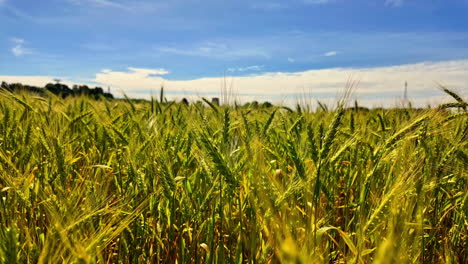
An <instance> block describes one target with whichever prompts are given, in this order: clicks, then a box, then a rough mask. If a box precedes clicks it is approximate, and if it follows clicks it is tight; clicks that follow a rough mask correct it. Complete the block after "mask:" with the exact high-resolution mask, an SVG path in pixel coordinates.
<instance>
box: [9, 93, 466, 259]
mask: <svg viewBox="0 0 468 264" xmlns="http://www.w3.org/2000/svg"><path fill="white" fill-rule="evenodd" d="M446 92H447V93H448V94H449V95H451V96H452V99H453V103H450V104H445V105H440V106H438V107H434V108H432V109H412V108H410V107H408V108H394V109H371V110H367V109H364V108H361V107H357V106H356V107H350V108H345V107H343V105H342V104H338V106H329V108H330V109H326V107H323V108H319V109H317V110H314V111H306V110H304V109H301V107H299V106H298V107H296V108H294V109H290V108H286V107H279V106H271V107H265V106H261V105H259V106H252V105H251V106H237V105H231V106H217V105H212V104H210V103H207V102H204V103H203V104H202V103H197V104H191V105H186V104H182V103H174V102H168V101H167V100H162V98H157V99H153V100H151V101H147V102H136V101H132V100H130V99H128V98H126V99H118V100H117V99H116V100H108V99H105V98H102V99H101V100H91V99H88V98H85V97H67V98H65V99H62V98H60V97H56V96H53V95H51V94H49V95H48V96H45V97H41V96H34V95H31V94H26V93H15V94H12V93H9V92H6V91H2V92H1V94H0V263H236V264H237V263H468V251H467V248H468V245H467V242H468V231H467V228H468V222H467V214H468V175H467V172H466V168H467V164H468V150H467V144H468V113H467V111H466V107H467V104H466V103H465V102H464V101H463V99H462V98H460V96H457V95H456V94H454V93H453V92H451V91H449V90H446Z"/></svg>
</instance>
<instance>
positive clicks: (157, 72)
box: [128, 67, 169, 76]
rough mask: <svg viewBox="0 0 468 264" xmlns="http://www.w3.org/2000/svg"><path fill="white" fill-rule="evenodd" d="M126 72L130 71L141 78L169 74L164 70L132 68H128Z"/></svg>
mask: <svg viewBox="0 0 468 264" xmlns="http://www.w3.org/2000/svg"><path fill="white" fill-rule="evenodd" d="M128 70H130V71H132V72H133V73H135V74H138V75H142V76H150V75H166V74H169V71H167V70H166V69H162V68H161V69H142V68H133V67H129V68H128Z"/></svg>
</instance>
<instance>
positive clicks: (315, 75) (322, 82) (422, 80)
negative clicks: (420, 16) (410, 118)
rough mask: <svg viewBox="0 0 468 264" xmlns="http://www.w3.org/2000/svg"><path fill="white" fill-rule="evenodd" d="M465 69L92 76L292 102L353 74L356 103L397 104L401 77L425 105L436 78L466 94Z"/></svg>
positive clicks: (103, 82)
mask: <svg viewBox="0 0 468 264" xmlns="http://www.w3.org/2000/svg"><path fill="white" fill-rule="evenodd" d="M467 72H468V60H457V61H445V62H422V63H417V64H407V65H399V66H388V67H377V68H332V69H322V70H308V71H303V72H294V73H285V72H274V73H265V74H258V75H249V76H243V77H226V78H225V77H213V78H200V79H194V80H179V81H174V80H168V79H165V78H163V77H161V76H157V75H161V74H164V73H167V70H164V69H140V68H128V71H125V72H118V71H111V70H109V69H108V70H102V71H101V72H99V73H97V74H96V76H95V78H94V79H93V80H91V81H90V82H92V83H93V84H92V85H93V86H94V85H96V84H97V85H100V86H102V87H107V86H110V87H111V89H112V90H111V91H112V93H114V94H115V95H117V96H119V95H120V94H119V92H120V91H123V92H125V93H126V94H127V95H129V96H132V97H139V98H149V97H150V95H151V94H152V93H153V92H154V93H157V92H158V89H159V87H160V86H161V85H164V87H165V91H167V94H168V98H170V99H171V98H172V99H174V98H181V97H186V98H189V99H192V100H198V99H199V98H200V96H205V97H214V96H219V92H220V88H221V87H222V84H223V83H224V82H225V81H226V80H227V81H228V84H229V86H230V87H231V86H232V88H233V90H234V94H236V97H237V98H238V99H240V100H241V102H246V101H252V100H258V101H265V100H269V101H271V102H274V103H283V104H287V105H293V104H294V103H296V102H297V100H298V98H299V99H301V100H302V99H307V100H310V101H311V102H315V100H317V99H319V100H320V101H324V102H328V103H333V102H334V99H335V98H336V96H337V94H339V93H340V92H341V91H343V89H344V87H345V86H346V83H347V81H348V79H349V78H350V76H351V77H353V78H354V79H357V80H359V81H360V82H359V85H358V87H356V89H355V92H354V95H353V96H354V97H353V98H352V99H357V100H358V103H359V104H360V105H363V106H395V105H397V104H398V102H399V100H401V98H402V97H403V91H404V83H405V82H406V81H407V82H408V95H409V99H410V100H411V102H412V103H413V105H415V106H421V107H423V106H426V105H427V104H431V105H435V104H437V103H440V102H443V101H444V100H448V101H450V100H451V99H450V98H448V97H446V96H445V95H444V94H443V93H442V92H441V91H440V90H439V89H437V84H436V82H439V83H441V84H443V85H446V86H447V87H449V88H451V89H454V90H455V91H457V92H459V93H460V94H461V95H462V96H466V94H467V93H468V90H467V89H466V83H468V75H467V74H466V73H467ZM52 79H53V78H51V77H47V76H36V77H35V76H0V81H3V80H5V81H8V82H22V83H27V84H33V85H44V84H46V83H47V82H50V81H52Z"/></svg>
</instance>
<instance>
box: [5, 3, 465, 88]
mask: <svg viewBox="0 0 468 264" xmlns="http://www.w3.org/2000/svg"><path fill="white" fill-rule="evenodd" d="M467 14H468V0H289V1H279V0H250V1H247V0H237V1H227V0H226V1H219V0H159V1H154V0H42V1H30V0H0V21H1V24H0V77H1V76H9V77H8V78H7V77H4V78H3V79H8V80H11V79H15V78H16V79H17V80H19V81H21V80H22V79H21V78H22V76H23V77H25V76H29V77H31V76H36V77H38V78H41V77H43V78H46V77H50V78H52V77H61V78H62V79H64V80H67V81H69V82H78V83H97V84H100V85H109V86H110V85H112V86H119V84H116V83H113V82H110V81H106V78H105V77H106V76H107V77H112V76H110V75H112V74H114V73H116V74H118V73H127V74H132V73H133V75H132V76H126V77H128V78H130V79H132V80H134V82H136V83H135V85H137V86H138V82H140V81H141V82H142V83H144V82H145V81H147V80H146V79H148V78H149V79H151V78H153V77H154V78H153V79H151V80H152V83H153V84H154V85H156V83H157V82H161V83H164V82H166V83H167V82H169V81H173V82H177V81H190V80H200V79H204V78H219V77H222V76H224V75H228V76H234V77H235V78H237V77H238V78H243V77H246V78H247V77H249V76H253V75H255V76H260V75H268V74H270V75H271V73H303V72H308V71H311V70H323V69H342V68H346V69H350V70H349V72H353V71H356V70H358V69H368V70H371V69H382V71H385V69H388V67H395V66H399V65H420V63H424V62H427V63H432V64H434V63H436V64H437V63H439V64H437V65H445V64H443V63H449V62H459V64H460V65H465V61H466V60H468V15H467ZM440 63H442V64H440ZM129 68H133V69H134V70H131V69H129ZM139 69H146V70H147V71H144V70H143V71H141V70H139ZM392 69H395V68H392ZM411 69H414V67H413V68H411ZM458 70H460V71H461V72H463V71H464V68H459V69H458ZM467 70H468V69H467ZM372 72H374V71H373V70H372ZM142 73H143V74H142ZM145 74H146V75H145ZM277 76H282V75H281V74H279V75H277ZM136 77H138V78H136ZM325 77H326V76H321V78H325ZM445 77H447V76H445V75H444V76H441V78H445ZM128 78H127V79H128ZM145 78H146V79H145ZM278 78H279V77H278ZM408 78H409V77H408ZM447 78H448V77H447ZM16 79H15V80H16ZM109 79H112V78H109ZM41 80H42V79H41ZM457 80H458V81H461V80H462V81H464V80H465V79H460V78H459V79H457ZM345 81H346V78H344V77H343V80H336V82H338V83H340V84H343V82H345ZM400 81H401V82H403V80H400ZM434 81H440V82H444V81H447V82H449V83H452V82H453V83H454V84H456V85H455V86H457V85H458V84H457V82H456V81H454V80H434ZM395 82H396V80H395ZM233 83H235V81H233ZM233 85H234V84H233ZM301 85H302V86H303V87H307V86H308V83H307V80H304V81H302V84H301ZM292 86H293V87H292V88H290V89H292V90H294V92H298V91H299V89H300V87H299V86H300V85H299V86H298V85H297V84H294V83H293V84H292ZM303 87H302V88H303ZM455 88H457V89H459V90H462V92H463V91H464V89H466V86H465V87H455ZM119 89H121V90H122V91H124V92H128V93H130V94H132V92H134V91H133V90H132V89H134V88H131V87H128V86H125V85H120V86H119ZM177 89H178V88H177V87H175V88H174V91H175V90H177ZM184 89H186V92H190V91H188V90H190V89H189V88H184ZM187 89H188V90H187ZM239 89H241V90H242V91H243V92H245V93H247V94H248V93H249V91H244V90H246V88H242V87H240V88H239ZM251 89H252V91H251V94H262V93H263V94H268V92H269V91H268V89H266V88H264V87H263V88H262V87H256V88H251ZM262 89H263V90H262ZM284 89H289V88H287V87H284ZM419 89H420V90H421V89H422V87H420V88H419ZM134 90H135V89H134ZM254 90H255V91H254ZM138 91H139V92H138V93H135V94H140V95H141V94H144V93H145V92H148V91H147V90H145V89H140V90H138ZM191 92H192V93H195V92H194V91H191ZM197 92H198V93H203V92H206V91H204V90H203V89H202V88H197ZM299 92H300V91H299ZM333 92H334V91H333ZM428 96H429V95H428Z"/></svg>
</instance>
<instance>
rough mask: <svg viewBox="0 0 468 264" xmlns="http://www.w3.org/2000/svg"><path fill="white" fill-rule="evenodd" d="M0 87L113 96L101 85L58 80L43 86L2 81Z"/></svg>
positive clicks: (14, 89) (12, 89) (59, 94)
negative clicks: (71, 83)
mask: <svg viewBox="0 0 468 264" xmlns="http://www.w3.org/2000/svg"><path fill="white" fill-rule="evenodd" d="M1 88H3V89H5V90H7V91H10V92H20V91H25V92H32V93H37V94H39V95H46V93H47V91H48V92H50V93H53V94H55V95H58V96H61V97H62V98H66V97H68V96H80V95H81V96H88V97H90V98H93V99H96V100H97V99H99V98H101V97H105V98H109V99H113V98H114V96H113V95H112V94H111V93H106V92H104V90H103V89H102V88H101V87H94V88H90V87H88V86H87V85H73V86H72V88H70V87H68V86H67V85H66V84H62V83H60V82H56V83H48V84H46V86H45V87H37V86H32V85H25V84H22V83H10V84H9V83H6V82H2V84H1Z"/></svg>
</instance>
